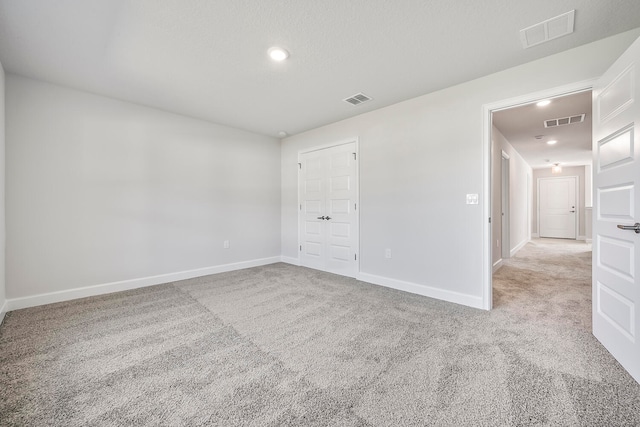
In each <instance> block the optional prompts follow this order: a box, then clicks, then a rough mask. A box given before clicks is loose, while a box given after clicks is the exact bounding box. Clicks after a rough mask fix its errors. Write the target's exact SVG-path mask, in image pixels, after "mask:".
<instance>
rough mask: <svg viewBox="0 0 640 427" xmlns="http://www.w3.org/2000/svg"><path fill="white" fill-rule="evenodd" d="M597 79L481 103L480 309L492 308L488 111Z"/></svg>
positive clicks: (582, 87) (588, 85)
mask: <svg viewBox="0 0 640 427" xmlns="http://www.w3.org/2000/svg"><path fill="white" fill-rule="evenodd" d="M596 80H597V79H590V80H583V81H580V82H575V83H570V84H567V85H564V86H559V87H555V88H549V89H545V90H542V91H539V92H534V93H528V94H525V95H521V96H518V97H514V98H508V99H503V100H501V101H496V102H492V103H490V104H484V105H483V106H482V157H483V160H482V169H483V171H482V181H483V189H484V200H483V203H484V218H483V219H482V222H483V225H482V234H483V245H482V246H483V247H484V248H485V250H483V251H482V252H483V256H482V266H483V267H482V282H483V285H482V288H483V291H482V308H483V309H485V310H491V307H492V304H493V301H492V300H493V286H492V254H491V253H492V247H491V246H492V241H493V238H492V236H491V223H489V220H490V219H491V124H492V122H491V114H492V112H494V111H499V110H505V109H507V108H512V107H516V106H519V105H525V104H530V103H532V102H534V101H537V100H539V99H543V98H556V97H559V96H565V95H569V94H571V93H579V92H585V91H588V90H592V89H593V86H594V84H595V82H596Z"/></svg>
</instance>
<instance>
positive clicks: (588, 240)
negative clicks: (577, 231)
mask: <svg viewBox="0 0 640 427" xmlns="http://www.w3.org/2000/svg"><path fill="white" fill-rule="evenodd" d="M584 241H585V242H587V243H589V244H591V243H593V239H591V238H589V239H585V240H584Z"/></svg>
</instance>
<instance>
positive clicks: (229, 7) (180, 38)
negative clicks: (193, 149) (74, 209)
mask: <svg viewBox="0 0 640 427" xmlns="http://www.w3.org/2000/svg"><path fill="white" fill-rule="evenodd" d="M571 9H576V18H575V32H574V33H573V34H571V35H568V36H566V37H562V38H559V39H556V40H553V41H551V42H549V43H546V44H543V45H539V46H535V47H533V48H530V49H527V50H524V49H522V47H521V44H520V39H519V30H520V29H522V28H525V27H527V26H530V25H533V24H536V23H538V22H540V21H543V20H545V19H548V18H551V17H554V16H556V15H559V14H561V13H564V12H567V11H569V10H571ZM636 27H640V1H638V0H607V1H603V0H538V1H531V0H482V1H470V0H466V1H463V0H457V1H455V0H398V1H389V0H348V1H345V0H128V1H127V0H55V1H54V0H0V61H1V62H2V64H3V66H4V67H5V69H6V70H7V71H8V72H11V73H17V74H22V75H26V76H29V77H33V78H37V79H41V80H46V81H50V82H53V83H58V84H62V85H67V86H71V87H75V88H78V89H82V90H87V91H90V92H93V93H98V94H102V95H106V96H111V97H115V98H119V99H123V100H127V101H131V102H135V103H140V104H144V105H148V106H152V107H156V108H161V109H164V110H168V111H173V112H177V113H181V114H186V115H189V116H192V117H197V118H202V119H206V120H210V121H213V122H216V123H220V124H224V125H228V126H233V127H237V128H241V129H246V130H250V131H254V132H257V133H262V134H267V135H273V136H276V135H277V134H278V132H279V131H282V130H284V131H286V132H288V133H289V134H295V133H298V132H301V131H304V130H308V129H311V128H315V127H318V126H321V125H324V124H327V123H331V122H335V121H338V120H341V119H345V118H348V117H351V116H354V115H357V114H361V113H363V112H365V111H369V110H373V109H377V108H380V107H383V106H386V105H390V104H393V103H396V102H399V101H402V100H405V99H409V98H412V97H415V96H418V95H422V94H425V93H429V92H433V91H435V90H438V89H442V88H445V87H448V86H451V85H454V84H457V83H461V82H464V81H468V80H471V79H474V78H477V77H481V76H483V75H487V74H491V73H493V72H496V71H499V70H503V69H506V68H509V67H512V66H515V65H518V64H522V63H525V62H528V61H531V60H534V59H537V58H541V57H544V56H547V55H550V54H553V53H557V52H560V51H563V50H566V49H569V48H573V47H576V46H579V45H582V44H585V43H589V42H592V41H595V40H597V39H600V38H603V37H606V36H610V35H613V34H616V33H620V32H623V31H626V30H629V29H632V28H636ZM274 45H277V46H282V47H284V48H286V49H288V50H289V51H290V52H291V57H290V58H289V59H288V60H287V61H285V62H283V63H273V62H270V61H269V60H268V57H267V55H266V51H267V49H268V48H269V47H271V46H274ZM357 92H364V93H365V94H367V95H369V96H371V97H373V101H371V102H369V103H367V104H364V105H360V106H357V107H354V106H351V105H349V104H346V103H344V102H343V101H342V99H343V98H346V97H347V96H350V95H353V94H355V93H357Z"/></svg>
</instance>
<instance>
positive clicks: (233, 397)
mask: <svg viewBox="0 0 640 427" xmlns="http://www.w3.org/2000/svg"><path fill="white" fill-rule="evenodd" d="M542 266H544V269H545V270H544V271H543V272H540V271H536V270H538V269H540V267H542ZM589 268H590V252H589V247H588V246H586V245H585V244H584V243H574V242H571V243H569V244H568V243H567V242H558V241H547V242H545V241H541V240H538V241H535V242H534V243H531V244H529V245H527V246H526V247H525V248H524V249H523V250H522V251H521V252H520V253H519V254H518V256H517V257H516V258H514V259H513V260H512V261H511V262H510V263H509V264H508V265H505V266H504V267H503V268H501V269H500V270H499V271H498V272H497V273H496V274H495V277H494V299H495V309H494V310H493V311H491V312H483V311H480V310H475V309H471V308H466V307H462V306H458V305H455V304H450V303H446V302H441V301H435V300H432V299H429V298H425V297H420V296H416V295H411V294H407V293H402V292H398V291H394V290H391V289H386V288H382V287H378V286H374V285H369V284H365V283H362V282H358V281H355V280H352V279H347V278H343V277H339V276H335V275H331V274H326V273H322V272H318V271H314V270H309V269H304V268H298V267H293V266H290V265H286V264H274V265H270V266H265V267H259V268H252V269H249V270H244V271H237V272H231V273H224V274H218V275H213V276H207V277H203V278H199V279H193V280H186V281H183V282H177V283H172V284H166V285H160V286H154V287H149V288H145V289H139V290H135V291H130V292H123V293H117V294H111V295H107V296H102V297H95V298H87V299H82V300H76V301H71V302H66V303H60V304H52V305H48V306H43V307H37V308H31V309H26V310H18V311H14V312H11V313H8V314H7V316H6V318H5V321H4V324H3V325H2V326H1V327H0V425H3V426H4V425H21V426H22V425H26V426H44V425H47V426H49V425H54V426H119V425H153V426H157V425H167V426H168V425H193V426H197V425H219V426H241V425H242V426H283V425H301V426H313V425H326V426H422V425H443V426H444V425H446V426H465V425H469V426H496V425H563V426H572V425H593V426H618V425H620V426H621V425H640V386H639V385H638V384H637V383H635V382H634V381H633V379H631V377H630V376H629V375H628V374H627V373H626V372H625V371H624V370H623V369H622V368H621V367H620V366H619V365H618V364H617V363H616V362H615V360H614V359H613V358H612V357H611V356H610V355H609V354H608V353H607V352H606V351H605V350H604V348H603V347H602V346H601V345H600V344H599V343H598V342H597V341H596V340H595V338H593V336H592V335H591V333H590V319H589V316H590V310H591V308H590V279H589Z"/></svg>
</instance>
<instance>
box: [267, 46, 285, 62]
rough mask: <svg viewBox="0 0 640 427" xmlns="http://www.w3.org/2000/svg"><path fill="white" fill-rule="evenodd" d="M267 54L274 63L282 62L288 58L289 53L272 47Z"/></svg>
mask: <svg viewBox="0 0 640 427" xmlns="http://www.w3.org/2000/svg"><path fill="white" fill-rule="evenodd" d="M267 52H268V53H269V56H270V57H271V59H273V60H274V61H284V60H285V59H287V58H288V57H289V52H287V51H286V49H283V48H281V47H272V48H271V49H269V50H268V51H267Z"/></svg>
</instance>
